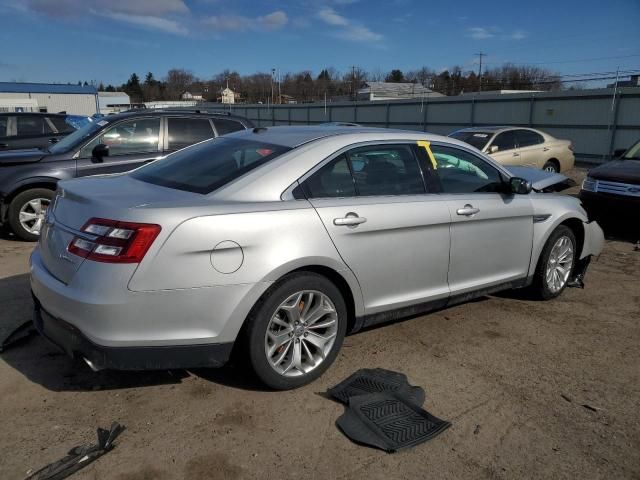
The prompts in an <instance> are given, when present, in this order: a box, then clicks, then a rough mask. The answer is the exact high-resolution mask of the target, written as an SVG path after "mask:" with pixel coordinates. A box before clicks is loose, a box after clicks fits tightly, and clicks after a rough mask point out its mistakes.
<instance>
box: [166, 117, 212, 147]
mask: <svg viewBox="0 0 640 480" xmlns="http://www.w3.org/2000/svg"><path fill="white" fill-rule="evenodd" d="M167 122H168V125H167V128H168V132H169V150H178V149H180V148H184V147H188V146H189V145H193V144H194V143H198V142H201V141H203V140H207V139H209V138H213V130H212V128H211V123H210V122H209V119H208V118H173V117H169V118H167Z"/></svg>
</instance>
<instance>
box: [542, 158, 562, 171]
mask: <svg viewBox="0 0 640 480" xmlns="http://www.w3.org/2000/svg"><path fill="white" fill-rule="evenodd" d="M542 169H543V170H544V171H545V172H550V173H560V165H559V164H558V162H556V161H555V160H547V163H545V164H544V166H543V167H542Z"/></svg>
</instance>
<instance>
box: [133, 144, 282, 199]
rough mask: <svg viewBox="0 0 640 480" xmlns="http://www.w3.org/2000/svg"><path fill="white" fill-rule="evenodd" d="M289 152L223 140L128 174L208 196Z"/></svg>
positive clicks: (188, 150)
mask: <svg viewBox="0 0 640 480" xmlns="http://www.w3.org/2000/svg"><path fill="white" fill-rule="evenodd" d="M289 150H291V149H290V148H288V147H283V146H282V145H272V144H269V143H262V142H256V141H251V140H243V139H237V138H227V137H222V138H217V139H214V140H207V141H205V142H202V143H198V144H196V145H193V146H191V147H188V148H185V149H184V150H180V151H178V152H176V153H174V154H172V155H169V156H168V157H166V158H164V159H162V160H156V161H155V162H153V163H150V164H148V165H146V166H144V167H142V168H139V169H138V170H135V171H134V172H131V174H130V175H131V176H132V177H133V178H136V179H138V180H142V181H143V182H147V183H153V184H155V185H161V186H163V187H169V188H175V189H178V190H186V191H187V192H194V193H202V194H207V193H211V192H213V191H214V190H216V189H218V188H220V187H222V186H223V185H225V184H227V183H229V182H231V181H232V180H235V179H236V178H238V177H240V176H241V175H243V174H245V173H246V172H248V171H250V170H253V169H254V168H256V167H259V166H260V165H264V164H265V163H267V162H268V161H269V160H272V159H274V158H276V157H278V156H280V155H282V154H283V153H285V152H287V151H289Z"/></svg>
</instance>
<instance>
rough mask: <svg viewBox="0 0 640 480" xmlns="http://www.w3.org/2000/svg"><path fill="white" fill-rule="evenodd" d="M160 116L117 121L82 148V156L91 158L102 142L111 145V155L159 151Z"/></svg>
mask: <svg viewBox="0 0 640 480" xmlns="http://www.w3.org/2000/svg"><path fill="white" fill-rule="evenodd" d="M159 134H160V118H136V119H133V120H127V121H124V122H120V123H117V124H116V125H114V126H113V127H110V128H107V129H105V130H104V131H102V132H101V133H100V134H99V135H98V136H97V137H95V138H94V139H93V140H91V141H90V142H89V143H88V144H87V145H85V146H84V147H83V148H82V150H80V157H81V158H90V157H91V152H92V151H93V149H94V147H95V146H96V145H98V144H100V143H103V144H105V145H108V146H109V156H115V155H128V154H133V153H150V152H157V151H158V140H159Z"/></svg>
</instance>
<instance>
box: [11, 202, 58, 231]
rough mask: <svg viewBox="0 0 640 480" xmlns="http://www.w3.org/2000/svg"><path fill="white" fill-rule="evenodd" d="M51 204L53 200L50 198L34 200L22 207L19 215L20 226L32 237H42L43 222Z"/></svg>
mask: <svg viewBox="0 0 640 480" xmlns="http://www.w3.org/2000/svg"><path fill="white" fill-rule="evenodd" d="M50 203H51V200H49V199H48V198H34V199H33V200H29V201H28V202H27V203H25V204H24V205H23V206H22V207H20V212H19V214H18V220H19V221H20V226H21V227H22V228H24V230H25V231H27V232H29V233H31V234H32V235H40V229H41V228H42V222H44V216H45V214H46V213H47V208H48V207H49V204H50Z"/></svg>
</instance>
